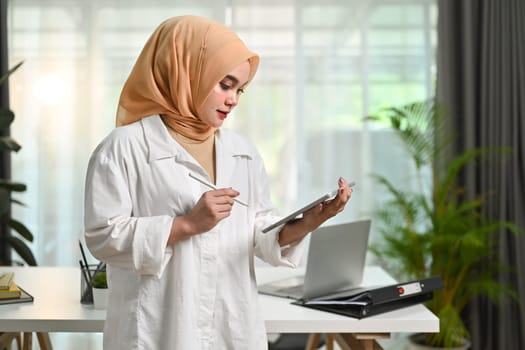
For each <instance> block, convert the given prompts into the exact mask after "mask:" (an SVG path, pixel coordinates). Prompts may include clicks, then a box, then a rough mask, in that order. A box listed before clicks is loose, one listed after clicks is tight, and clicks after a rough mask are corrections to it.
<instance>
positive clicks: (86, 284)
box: [80, 265, 97, 305]
mask: <svg viewBox="0 0 525 350" xmlns="http://www.w3.org/2000/svg"><path fill="white" fill-rule="evenodd" d="M96 269H97V265H88V266H87V268H86V267H85V266H84V267H82V270H81V271H80V272H81V274H80V303H81V304H87V305H92V304H93V288H92V287H91V279H92V278H93V276H94V275H95V271H96Z"/></svg>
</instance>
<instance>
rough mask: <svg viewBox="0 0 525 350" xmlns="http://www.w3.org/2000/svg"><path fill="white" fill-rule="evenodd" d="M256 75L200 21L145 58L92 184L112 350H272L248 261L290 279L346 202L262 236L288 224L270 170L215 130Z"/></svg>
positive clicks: (159, 33) (168, 34)
mask: <svg viewBox="0 0 525 350" xmlns="http://www.w3.org/2000/svg"><path fill="white" fill-rule="evenodd" d="M258 64H259V57H258V56H257V55H256V54H254V53H252V52H250V51H249V50H248V49H247V48H246V47H245V45H244V44H243V42H242V41H241V40H240V39H239V38H238V37H237V36H236V35H235V34H234V33H233V32H231V31H230V30H229V29H227V28H225V27H224V26H222V25H221V24H219V23H216V22H213V21H210V20H207V19H204V18H200V17H195V16H182V17H175V18H171V19H169V20H167V21H165V22H163V23H162V24H161V25H160V26H159V27H158V28H157V29H156V30H155V32H154V33H153V34H152V36H151V37H150V39H149V40H148V42H147V43H146V45H145V47H144V49H143V51H142V52H141V54H140V56H139V57H138V59H137V62H136V64H135V66H134V68H133V70H132V72H131V74H130V76H129V78H128V80H127V81H126V83H125V85H124V88H123V90H122V94H121V97H120V101H119V108H118V111H117V125H118V126H120V127H118V128H116V129H114V130H113V131H112V132H111V133H110V135H108V136H107V137H106V138H105V139H104V140H103V141H102V142H101V144H100V145H99V146H98V147H97V148H96V149H95V151H94V152H93V155H92V157H91V159H90V162H89V166H88V171H87V180H86V192H85V193H86V194H85V229H86V234H85V238H86V242H87V245H88V247H89V249H90V251H91V252H92V254H93V255H94V256H95V257H97V258H98V259H100V260H102V261H105V262H106V263H107V265H108V278H109V282H108V283H109V285H110V296H109V298H110V299H109V306H108V310H107V321H106V323H105V329H104V349H112V350H113V349H155V350H158V349H184V350H185V349H200V350H202V349H266V347H267V345H266V344H267V341H266V334H265V329H264V323H263V318H262V315H261V311H260V310H259V308H258V304H257V286H256V281H255V275H254V266H253V265H254V260H253V257H254V255H257V256H258V257H260V258H261V259H263V260H265V261H267V262H269V263H270V264H272V265H284V266H290V267H295V266H296V265H297V264H298V262H299V259H300V255H301V251H302V246H303V243H302V242H303V238H304V237H305V236H306V235H307V234H308V233H309V232H311V231H312V230H314V229H315V228H317V227H318V226H319V225H320V224H321V223H323V222H324V221H326V220H327V219H328V218H330V217H332V216H334V215H336V214H337V213H338V212H340V211H342V210H343V208H344V206H345V204H346V202H347V201H348V199H349V198H350V196H351V189H350V187H348V184H347V183H346V181H345V180H343V179H340V180H339V184H338V186H339V192H338V195H337V196H336V197H335V198H334V199H333V200H332V201H330V202H327V203H324V204H322V205H319V206H317V207H316V208H314V209H311V210H310V211H308V212H307V213H306V214H305V215H304V217H303V218H302V219H300V220H296V221H294V222H292V223H289V224H286V225H284V226H280V227H277V228H275V229H273V230H271V231H270V232H268V233H266V234H263V233H262V232H261V230H262V229H263V228H264V227H266V226H268V225H269V224H271V223H273V222H275V221H276V220H278V219H279V218H280V217H279V216H277V215H276V214H275V208H274V206H273V205H272V203H271V202H270V192H269V186H268V179H267V176H266V172H265V169H264V165H263V162H262V160H261V158H260V156H259V154H258V153H257V151H256V150H255V148H254V147H253V146H252V145H251V144H250V143H249V142H248V141H247V140H245V139H244V138H242V137H241V136H239V135H238V134H236V133H234V132H232V131H230V130H226V129H221V128H220V127H221V126H222V124H223V122H224V119H226V118H227V117H228V114H229V113H230V112H231V111H232V109H233V108H234V107H235V106H236V105H237V103H238V102H239V97H240V95H241V94H242V92H243V91H244V89H245V88H246V87H247V85H248V83H249V82H250V81H251V80H252V78H253V76H254V75H255V72H256V70H257V67H258ZM190 174H191V175H192V176H193V177H190V176H189V175H190ZM195 178H197V179H199V180H201V181H202V180H204V182H207V183H210V184H214V185H215V186H216V188H217V189H215V190H210V189H209V188H208V187H207V186H204V185H203V184H202V183H201V182H200V181H196V180H195ZM239 203H244V204H246V205H243V204H239Z"/></svg>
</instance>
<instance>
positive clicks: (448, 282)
mask: <svg viewBox="0 0 525 350" xmlns="http://www.w3.org/2000/svg"><path fill="white" fill-rule="evenodd" d="M444 117H445V116H444V114H443V113H442V111H440V110H439V108H437V106H436V105H435V103H434V101H433V100H428V101H421V102H416V103H412V104H408V105H404V106H401V107H390V108H386V109H385V110H383V111H382V112H380V113H379V114H377V115H375V116H370V117H368V118H367V119H368V120H370V121H373V122H379V123H383V125H389V126H390V127H391V128H392V130H393V132H394V133H396V135H397V136H399V139H400V140H401V141H402V144H403V146H405V148H406V150H407V152H408V154H409V155H410V156H411V160H412V161H413V164H414V166H415V169H416V173H417V178H416V183H417V184H418V185H417V186H418V188H417V189H416V190H413V191H412V190H407V191H404V190H401V189H400V188H399V186H397V185H396V184H393V183H391V182H390V181H389V179H388V178H387V177H386V176H381V175H377V174H375V175H373V177H374V179H375V180H376V181H377V183H379V184H380V185H381V186H383V187H384V188H385V189H386V190H387V192H388V195H389V197H390V199H389V200H388V201H386V202H385V203H383V204H382V206H381V208H380V209H379V210H377V211H376V213H375V214H376V215H375V216H376V217H377V218H378V219H379V220H378V221H377V222H378V227H379V233H380V235H381V239H379V240H377V243H373V244H372V245H371V249H370V250H371V252H372V254H373V255H374V256H375V257H376V259H377V261H378V263H379V264H380V265H382V266H383V267H384V268H385V269H386V270H387V271H388V272H390V273H391V274H392V275H393V276H394V277H395V278H396V279H398V280H411V279H420V278H425V277H429V276H435V275H439V276H441V277H442V278H443V282H444V288H443V289H441V290H438V291H436V292H435V293H434V298H433V299H432V300H431V301H429V302H428V303H427V306H428V308H429V309H430V310H431V311H432V312H433V313H434V314H436V315H437V316H438V318H439V320H440V332H439V333H429V334H426V335H424V336H422V342H423V343H425V344H426V345H431V346H433V347H436V348H448V349H450V348H458V349H459V348H461V346H462V344H465V343H466V344H468V343H469V332H468V329H467V326H466V324H465V323H464V321H463V319H462V317H461V314H462V312H463V310H464V309H465V307H466V306H467V305H468V304H469V303H470V302H471V301H472V300H473V299H474V298H476V297H478V296H486V297H488V298H490V299H491V300H492V301H493V302H495V303H496V302H499V301H500V300H501V297H502V296H512V295H513V291H512V290H511V289H510V288H509V287H508V286H505V285H502V284H501V283H500V282H499V280H498V277H497V276H498V273H499V272H502V271H503V270H504V271H505V272H508V270H509V269H508V268H507V267H505V266H501V265H500V264H499V262H498V259H497V258H495V257H496V256H497V254H498V247H497V235H498V233H499V232H501V231H502V230H509V231H511V232H518V228H517V227H516V226H515V225H513V224H512V223H509V222H503V221H495V220H491V219H489V218H488V217H487V216H486V215H484V211H483V209H484V207H483V206H484V203H485V202H486V201H487V199H488V196H486V195H484V196H482V197H479V198H474V199H471V198H467V196H466V194H465V190H464V188H462V187H461V186H460V185H459V184H458V179H459V177H460V176H461V174H462V171H463V170H464V168H465V167H466V166H467V165H472V164H475V163H476V162H477V161H479V160H480V159H481V158H483V157H484V156H486V155H488V154H494V153H495V152H498V153H504V152H507V151H508V150H502V149H497V150H496V149H469V150H467V151H465V152H464V153H462V154H459V155H457V156H455V157H453V158H451V157H449V156H448V155H447V154H446V153H445V150H446V148H447V146H448V145H449V144H450V142H451V141H452V138H451V137H450V136H445V137H444V135H450V133H447V132H446V131H447V125H446V123H445V118H444ZM424 171H429V173H430V176H428V175H424V174H423V172H424ZM466 346H467V347H463V348H468V345H466ZM426 348H427V349H428V347H426Z"/></svg>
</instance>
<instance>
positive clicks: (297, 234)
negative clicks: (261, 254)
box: [279, 177, 352, 246]
mask: <svg viewBox="0 0 525 350" xmlns="http://www.w3.org/2000/svg"><path fill="white" fill-rule="evenodd" d="M337 183H338V185H339V188H338V190H337V195H336V196H335V197H334V199H331V200H328V201H326V202H323V203H321V204H318V205H316V206H315V207H313V208H312V209H310V210H308V211H306V212H305V213H304V214H303V217H302V218H301V219H298V220H293V221H291V222H289V223H287V224H286V225H284V227H283V228H282V230H281V232H280V233H279V244H280V245H281V246H284V245H287V244H290V243H293V242H296V241H298V240H300V239H302V238H303V237H304V236H305V235H306V234H308V232H312V231H313V230H315V229H316V228H318V227H319V226H321V224H322V223H323V222H325V221H326V220H328V219H330V218H331V217H334V216H335V215H337V214H339V213H340V212H342V211H343V210H344V209H345V206H346V203H347V202H348V200H349V199H350V197H352V187H350V186H349V185H348V182H346V180H345V179H343V178H342V177H340V178H339V181H338V182H337Z"/></svg>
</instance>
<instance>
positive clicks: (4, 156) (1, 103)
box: [0, 0, 11, 265]
mask: <svg viewBox="0 0 525 350" xmlns="http://www.w3.org/2000/svg"><path fill="white" fill-rule="evenodd" d="M7 60H8V56H7V0H0V76H2V75H4V74H5V73H6V72H7V70H8V62H7ZM0 108H2V109H3V108H9V84H7V83H4V84H2V85H0ZM8 135H9V130H8V131H7V132H4V131H1V132H0V136H8ZM10 178H11V156H10V153H9V152H8V151H1V152H0V179H10ZM9 234H10V232H9V228H8V226H7V225H6V224H3V223H0V242H5V239H2V238H3V237H5V236H6V235H9ZM4 264H5V265H10V264H11V248H10V247H8V246H6V245H5V244H2V245H0V265H4Z"/></svg>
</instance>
